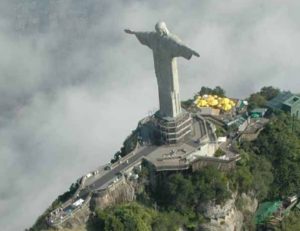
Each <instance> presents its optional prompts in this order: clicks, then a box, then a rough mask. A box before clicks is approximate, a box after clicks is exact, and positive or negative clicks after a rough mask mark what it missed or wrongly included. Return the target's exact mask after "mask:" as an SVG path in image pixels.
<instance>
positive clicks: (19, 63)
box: [0, 0, 300, 231]
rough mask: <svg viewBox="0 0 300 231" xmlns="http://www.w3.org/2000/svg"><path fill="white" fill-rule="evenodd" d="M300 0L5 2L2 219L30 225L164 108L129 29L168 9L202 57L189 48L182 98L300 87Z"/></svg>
mask: <svg viewBox="0 0 300 231" xmlns="http://www.w3.org/2000/svg"><path fill="white" fill-rule="evenodd" d="M299 7H300V3H299V2H298V1H288V0H287V1H284V4H283V3H282V1H279V0H274V1H272V2H270V1H268V2H267V1H264V2H262V1H258V0H255V1H250V0H249V1H246V0H245V1H240V0H229V1H217V0H215V1H208V0H203V1H192V0H185V1H179V0H175V1H174V0H173V1H171V0H170V1H159V0H154V1H151V2H150V1H143V0H127V1H119V2H114V1H109V0H102V1H96V0H87V1H81V0H52V1H47V0H27V1H1V2H0V53H1V55H0V181H1V187H0V227H1V230H7V231H15V230H24V229H25V228H28V227H30V226H31V225H32V224H33V223H34V222H35V220H36V219H37V217H38V216H39V215H41V214H42V212H43V211H44V210H45V209H46V208H47V207H48V206H49V205H50V204H51V202H52V201H53V200H54V199H55V198H56V197H57V196H58V195H59V194H61V193H63V192H65V191H66V190H68V187H69V186H70V184H71V183H72V182H74V181H76V180H77V179H78V178H79V177H80V176H82V175H84V174H86V173H87V172H88V171H90V170H92V169H94V168H96V167H97V166H100V165H103V164H105V163H107V162H108V161H109V160H110V159H111V157H112V156H113V154H114V153H115V152H116V151H118V150H119V148H120V147H121V145H122V142H123V140H124V139H125V138H126V136H127V135H129V134H130V132H131V131H132V130H133V129H135V127H136V126H137V123H138V121H139V120H140V119H141V118H143V117H145V116H147V115H148V114H149V113H150V112H151V111H154V110H157V109H158V92H157V84H156V79H155V75H154V68H153V60H152V54H151V51H150V49H148V48H147V47H145V46H142V45H141V44H139V42H138V41H137V39H136V38H135V37H134V36H130V35H128V34H125V33H124V32H123V30H124V29H125V28H129V29H132V30H141V31H152V30H154V25H155V23H156V22H157V21H158V20H164V21H165V22H166V24H167V26H168V28H169V30H170V31H171V32H172V33H174V34H176V35H178V36H179V37H180V38H181V39H182V40H183V41H184V42H185V43H186V44H188V45H189V46H190V47H191V48H193V49H194V50H196V51H198V53H199V54H200V58H192V59H191V60H190V61H187V60H184V59H178V63H179V67H178V68H179V78H180V84H181V85H180V87H181V97H182V99H187V98H189V97H192V96H193V95H194V94H195V93H196V92H197V91H199V90H200V88H201V86H209V87H214V86H217V85H219V86H222V87H223V88H224V89H225V90H226V93H227V95H228V96H231V97H241V98H244V97H247V96H248V95H249V94H250V93H251V92H254V91H258V90H259V89H260V88H261V87H262V86H269V85H272V86H275V87H279V88H281V89H284V90H291V91H293V92H296V93H299V92H300V89H299V86H300V78H299V74H300V68H299V67H300V55H299V54H300V44H299V41H300V16H299V14H298V9H299Z"/></svg>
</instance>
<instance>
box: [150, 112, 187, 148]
mask: <svg viewBox="0 0 300 231" xmlns="http://www.w3.org/2000/svg"><path fill="white" fill-rule="evenodd" d="M155 118H156V120H157V126H158V129H159V131H160V134H161V142H162V143H163V144H176V143H179V142H180V141H182V140H184V138H185V137H186V136H187V135H189V134H190V133H191V130H192V118H191V115H190V114H189V113H187V112H185V111H183V112H182V113H181V114H180V115H178V116H177V117H174V118H172V117H161V116H160V115H159V111H158V112H157V113H156V114H155Z"/></svg>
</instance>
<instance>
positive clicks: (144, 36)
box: [124, 29, 153, 49]
mask: <svg viewBox="0 0 300 231" xmlns="http://www.w3.org/2000/svg"><path fill="white" fill-rule="evenodd" d="M124 31H125V32H126V33H127V34H134V35H135V36H136V38H137V39H138V40H139V41H140V43H141V44H143V45H146V46H148V47H149V48H151V49H152V45H151V44H152V43H153V41H152V37H153V32H142V31H132V30H129V29H125V30H124Z"/></svg>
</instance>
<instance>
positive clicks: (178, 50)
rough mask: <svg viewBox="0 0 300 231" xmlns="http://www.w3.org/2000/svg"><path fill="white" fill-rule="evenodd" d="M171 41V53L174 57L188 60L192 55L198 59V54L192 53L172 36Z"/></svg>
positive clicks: (191, 50)
mask: <svg viewBox="0 0 300 231" xmlns="http://www.w3.org/2000/svg"><path fill="white" fill-rule="evenodd" d="M171 40H172V53H173V56H174V57H179V56H181V57H184V58H186V59H190V58H191V57H192V56H193V55H195V56H196V57H200V55H199V54H198V52H196V51H194V50H193V49H191V48H189V47H188V46H186V45H185V44H183V42H182V41H181V40H180V39H178V38H177V37H175V36H174V37H173V36H172V38H171Z"/></svg>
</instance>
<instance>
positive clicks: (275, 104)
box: [267, 91, 300, 119]
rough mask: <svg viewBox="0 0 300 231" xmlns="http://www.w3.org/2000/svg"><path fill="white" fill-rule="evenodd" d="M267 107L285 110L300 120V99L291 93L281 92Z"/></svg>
mask: <svg viewBox="0 0 300 231" xmlns="http://www.w3.org/2000/svg"><path fill="white" fill-rule="evenodd" d="M267 106H268V107H269V108H271V109H273V110H283V111H285V112H288V113H290V114H291V116H295V117H296V118H298V119H300V97H299V96H297V95H294V94H292V93H291V92H289V91H285V92H281V93H280V94H279V95H277V96H276V97H274V98H273V99H271V100H270V101H268V102H267Z"/></svg>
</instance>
